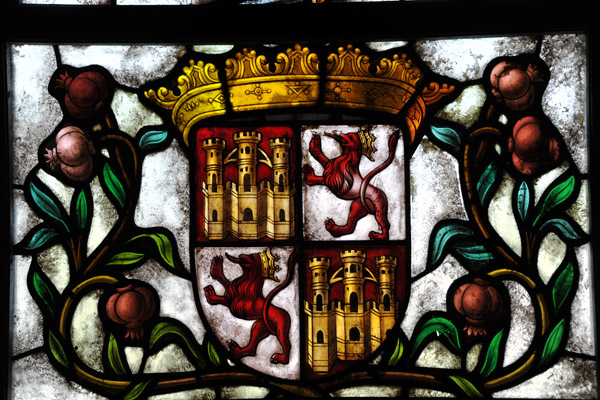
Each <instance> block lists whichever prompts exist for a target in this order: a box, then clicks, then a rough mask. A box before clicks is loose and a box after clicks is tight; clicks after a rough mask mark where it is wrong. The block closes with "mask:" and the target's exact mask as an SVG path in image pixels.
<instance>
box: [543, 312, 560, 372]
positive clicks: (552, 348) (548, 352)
mask: <svg viewBox="0 0 600 400" xmlns="http://www.w3.org/2000/svg"><path fill="white" fill-rule="evenodd" d="M564 330H565V320H564V319H561V320H560V322H559V323H558V324H556V326H555V327H554V329H552V332H550V334H549V335H548V339H546V344H544V350H543V351H542V356H541V358H540V363H539V367H540V368H542V367H545V366H546V365H548V364H549V363H550V361H552V359H553V358H554V356H555V355H556V353H557V352H558V350H559V348H560V344H561V342H562V338H563V334H564Z"/></svg>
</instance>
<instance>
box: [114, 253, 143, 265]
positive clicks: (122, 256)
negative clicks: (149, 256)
mask: <svg viewBox="0 0 600 400" xmlns="http://www.w3.org/2000/svg"><path fill="white" fill-rule="evenodd" d="M144 257H145V254H141V253H133V252H128V251H124V252H123V253H119V254H117V255H115V256H114V257H112V258H111V259H110V260H108V262H107V263H106V265H131V264H135V263H137V262H139V261H141V260H143V259H144Z"/></svg>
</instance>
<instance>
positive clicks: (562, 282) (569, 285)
mask: <svg viewBox="0 0 600 400" xmlns="http://www.w3.org/2000/svg"><path fill="white" fill-rule="evenodd" d="M574 276H575V269H574V267H573V263H571V262H568V263H567V265H565V267H564V268H563V269H562V271H561V272H560V273H559V275H558V277H557V278H556V281H554V284H553V286H552V304H553V305H554V311H555V312H558V310H560V308H561V307H562V305H563V304H564V302H565V300H566V299H567V298H568V297H569V294H570V293H571V291H572V290H573V288H574V285H573V282H574Z"/></svg>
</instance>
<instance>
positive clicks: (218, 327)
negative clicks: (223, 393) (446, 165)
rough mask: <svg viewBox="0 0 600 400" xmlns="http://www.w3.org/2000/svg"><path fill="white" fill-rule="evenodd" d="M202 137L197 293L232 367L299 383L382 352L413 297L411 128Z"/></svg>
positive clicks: (286, 129)
mask: <svg viewBox="0 0 600 400" xmlns="http://www.w3.org/2000/svg"><path fill="white" fill-rule="evenodd" d="M195 134H196V136H195V160H196V164H195V169H194V177H193V180H194V188H195V189H194V190H193V194H192V195H193V205H194V207H195V210H196V212H195V213H194V217H193V218H194V221H193V223H194V226H195V230H194V232H193V233H192V235H194V237H193V240H195V242H196V243H198V244H199V245H198V247H197V248H196V252H195V257H196V275H197V282H196V283H197V299H198V304H199V309H200V314H201V316H202V318H203V320H204V322H205V325H206V326H207V329H208V330H209V331H210V333H211V334H212V335H214V337H215V339H216V340H215V342H216V343H218V344H219V345H220V346H222V349H223V351H224V352H226V354H228V356H229V362H231V363H236V364H241V365H244V366H247V367H249V368H251V369H253V370H255V371H258V372H261V373H264V374H267V375H271V376H275V377H278V378H283V379H290V380H302V379H319V378H324V377H330V376H332V375H336V374H340V373H343V372H344V371H348V370H350V369H351V368H352V367H353V366H355V365H356V364H357V363H368V362H370V361H372V360H373V359H375V358H376V357H377V356H378V354H379V353H380V352H381V351H382V348H383V345H384V343H386V338H388V337H392V336H394V334H393V333H394V332H395V330H398V329H399V324H400V323H401V321H402V316H403V314H404V310H405V308H406V303H407V299H408V283H407V282H408V279H407V275H408V264H409V262H408V259H407V255H406V254H407V253H406V249H407V246H408V244H407V243H408V241H407V238H406V219H407V216H406V206H405V205H406V201H407V200H406V196H407V193H406V190H405V186H406V184H405V177H406V172H405V164H404V147H403V141H402V139H403V138H402V132H401V130H400V129H399V128H398V127H396V126H389V125H367V126H352V125H344V126H342V125H312V126H308V125H299V126H255V127H219V128H200V129H198V131H197V132H196V133H195ZM396 336H397V335H396Z"/></svg>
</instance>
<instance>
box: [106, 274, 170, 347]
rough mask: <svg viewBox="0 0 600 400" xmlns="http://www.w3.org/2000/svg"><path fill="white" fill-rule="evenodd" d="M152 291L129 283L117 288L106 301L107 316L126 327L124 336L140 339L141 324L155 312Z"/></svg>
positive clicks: (154, 300)
mask: <svg viewBox="0 0 600 400" xmlns="http://www.w3.org/2000/svg"><path fill="white" fill-rule="evenodd" d="M156 303H157V301H156V297H155V295H154V292H152V291H151V290H150V289H148V288H146V287H144V286H137V285H134V284H129V285H127V286H125V287H121V288H117V289H116V293H114V294H113V295H112V296H110V297H109V299H108V301H107V302H106V315H107V316H108V318H109V319H110V320H111V321H113V322H115V323H117V324H119V325H124V327H125V329H126V333H125V338H131V339H141V338H142V337H143V336H144V328H143V324H144V323H145V322H146V321H148V320H149V319H150V318H152V317H153V316H154V315H155V314H156V313H157V312H158V310H157V307H156Z"/></svg>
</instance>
